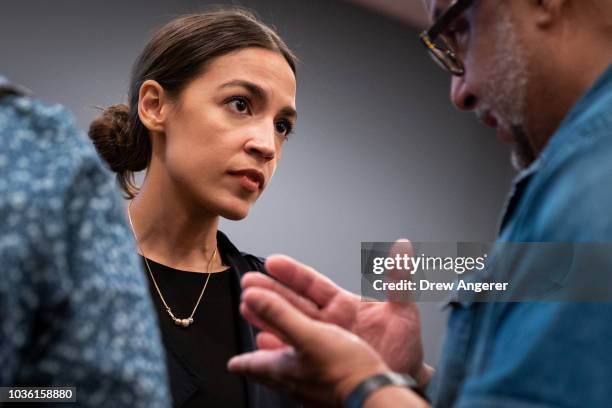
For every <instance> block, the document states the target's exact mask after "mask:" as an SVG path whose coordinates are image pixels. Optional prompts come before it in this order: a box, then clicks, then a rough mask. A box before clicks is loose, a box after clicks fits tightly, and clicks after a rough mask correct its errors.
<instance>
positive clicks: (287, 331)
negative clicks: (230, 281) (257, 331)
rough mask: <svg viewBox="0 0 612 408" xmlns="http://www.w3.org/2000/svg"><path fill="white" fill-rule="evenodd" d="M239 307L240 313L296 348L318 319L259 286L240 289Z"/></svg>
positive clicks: (313, 327) (310, 332)
mask: <svg viewBox="0 0 612 408" xmlns="http://www.w3.org/2000/svg"><path fill="white" fill-rule="evenodd" d="M240 310H241V312H243V315H244V317H245V318H246V319H247V320H249V321H250V322H251V323H253V324H255V325H256V326H259V327H260V328H262V329H264V330H267V331H270V332H272V333H274V334H275V335H277V337H280V338H282V339H283V340H286V342H287V343H288V344H289V345H292V346H295V347H297V348H298V349H300V348H302V346H304V345H306V344H307V341H308V339H309V338H310V337H311V334H312V333H316V329H317V326H318V323H317V322H315V321H313V320H312V319H310V318H309V317H307V316H306V315H305V314H303V313H301V312H300V311H299V310H297V309H296V308H295V307H293V306H292V305H291V304H290V303H289V302H287V301H286V300H285V299H283V298H282V297H281V296H279V295H278V294H276V293H274V292H271V291H269V290H266V289H261V288H248V289H246V290H245V291H244V292H242V304H241V305H240Z"/></svg>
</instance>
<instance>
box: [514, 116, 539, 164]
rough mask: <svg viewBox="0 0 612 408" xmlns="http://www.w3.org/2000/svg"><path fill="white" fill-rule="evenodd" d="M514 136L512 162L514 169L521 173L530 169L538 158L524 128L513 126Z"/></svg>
mask: <svg viewBox="0 0 612 408" xmlns="http://www.w3.org/2000/svg"><path fill="white" fill-rule="evenodd" d="M512 135H513V136H514V141H515V145H514V146H513V148H512V152H511V154H510V161H511V162H512V167H514V168H515V169H516V170H518V171H521V170H523V169H525V168H527V167H529V165H530V164H531V163H533V162H534V161H535V159H536V156H535V153H534V152H533V149H532V148H531V145H530V144H529V140H528V139H527V135H526V134H525V130H524V129H523V127H522V126H512Z"/></svg>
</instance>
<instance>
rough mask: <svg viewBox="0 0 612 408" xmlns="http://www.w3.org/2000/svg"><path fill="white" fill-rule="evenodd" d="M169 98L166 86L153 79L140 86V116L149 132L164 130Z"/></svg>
mask: <svg viewBox="0 0 612 408" xmlns="http://www.w3.org/2000/svg"><path fill="white" fill-rule="evenodd" d="M168 103H169V98H168V96H167V94H166V93H165V91H164V88H163V87H162V86H161V85H160V84H159V83H158V82H157V81H154V80H152V79H148V80H146V81H144V82H143V84H142V85H141V86H140V92H139V94H138V116H139V117H140V121H141V122H142V124H143V125H144V126H145V127H146V128H147V129H148V130H149V132H164V131H165V123H166V114H167V112H168V106H167V105H168Z"/></svg>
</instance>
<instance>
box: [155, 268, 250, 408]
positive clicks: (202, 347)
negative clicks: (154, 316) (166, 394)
mask: <svg viewBox="0 0 612 408" xmlns="http://www.w3.org/2000/svg"><path fill="white" fill-rule="evenodd" d="M149 266H150V267H151V271H152V273H153V276H154V277H155V280H156V281H157V284H158V286H159V288H160V290H161V292H162V295H163V296H164V298H165V299H166V302H167V303H168V306H170V308H171V309H172V312H173V313H174V315H175V316H176V317H178V318H188V317H189V315H190V314H191V311H192V310H193V307H194V306H195V303H196V301H197V299H198V296H199V295H200V293H201V291H202V287H203V285H204V282H205V281H206V277H207V274H206V273H197V272H186V271H179V270H176V269H173V268H170V267H167V266H165V265H161V264H158V263H156V262H154V261H151V260H149ZM231 273H232V271H231V270H230V269H227V270H225V271H223V272H218V273H213V274H211V276H210V279H209V282H208V286H207V287H206V291H205V292H204V296H203V297H202V301H201V302H200V305H199V306H198V309H197V310H196V312H195V314H194V316H193V323H192V324H191V325H190V326H189V327H179V326H177V325H175V324H174V322H173V321H172V319H171V318H170V316H169V315H168V313H167V312H166V310H165V309H164V306H163V303H162V301H161V299H160V298H159V295H158V293H157V291H156V290H155V287H154V286H153V284H152V282H151V280H150V279H149V287H150V289H151V295H152V296H153V299H154V302H155V304H156V310H157V312H158V317H159V324H160V329H161V332H162V340H163V343H164V346H165V348H166V354H167V359H168V368H169V370H170V373H169V374H170V375H169V377H170V389H171V391H172V397H173V401H175V406H180V407H210V408H217V407H218V408H221V407H223V408H226V407H236V408H241V407H247V403H246V384H245V382H244V380H243V378H242V377H239V376H237V375H234V374H231V373H229V372H228V371H227V369H226V364H227V361H228V360H229V359H230V358H231V357H232V356H234V355H236V354H239V352H240V346H239V343H240V340H239V334H238V325H237V320H238V316H237V314H238V304H239V298H238V296H237V294H235V293H234V291H233V290H232V287H231V279H230V278H231ZM173 359H174V360H177V361H170V360H173ZM176 363H179V364H180V365H183V366H184V368H186V369H187V370H189V371H190V372H191V374H192V375H194V376H195V377H197V389H196V390H195V392H192V393H187V392H185V390H184V388H183V384H181V383H180V382H178V381H177V380H178V378H180V376H176V375H174V373H173V371H172V370H177V369H180V368H181V367H179V366H178V365H179V364H176ZM187 394H190V395H187Z"/></svg>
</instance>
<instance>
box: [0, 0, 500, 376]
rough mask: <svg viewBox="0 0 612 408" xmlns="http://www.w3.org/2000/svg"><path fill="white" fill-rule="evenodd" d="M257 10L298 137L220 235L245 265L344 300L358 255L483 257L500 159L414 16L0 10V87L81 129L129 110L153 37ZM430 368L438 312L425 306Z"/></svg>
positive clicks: (92, 7)
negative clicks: (291, 79) (182, 24)
mask: <svg viewBox="0 0 612 408" xmlns="http://www.w3.org/2000/svg"><path fill="white" fill-rule="evenodd" d="M225 3H227V4H233V5H242V6H245V7H247V8H250V9H252V10H254V11H256V13H257V14H258V15H259V16H260V17H261V18H262V19H263V20H264V21H265V22H267V23H269V24H271V25H273V26H275V27H276V28H277V29H278V31H279V32H280V34H281V35H282V36H283V37H284V38H285V39H286V41H287V43H288V44H289V45H290V47H292V49H293V50H294V51H295V52H296V54H297V55H298V56H299V58H300V60H301V63H300V65H299V67H298V110H299V120H298V127H297V133H296V134H295V135H294V137H293V138H292V139H291V140H290V141H289V142H288V143H287V144H286V145H285V150H284V152H283V159H282V162H281V163H280V166H279V169H278V171H277V173H276V176H275V179H274V180H273V182H272V184H271V186H270V187H269V189H268V191H266V193H265V194H264V196H263V197H262V198H261V199H260V201H259V202H258V203H257V204H256V206H255V207H254V208H253V210H252V212H251V214H250V216H249V218H248V219H246V220H244V221H240V222H223V224H222V229H223V230H224V231H225V232H226V233H228V235H229V236H230V238H231V239H232V240H233V241H234V242H235V243H236V244H237V246H238V247H239V248H240V249H241V250H243V251H247V252H252V253H255V254H258V255H262V256H265V255H268V254H271V253H276V252H282V253H287V254H290V255H292V256H294V257H296V258H298V259H300V260H302V261H304V262H306V263H308V264H310V265H312V266H314V267H315V268H316V269H318V270H319V271H321V272H323V273H325V274H326V275H328V276H329V277H331V278H332V279H333V280H334V281H336V282H337V283H339V284H340V285H341V286H343V287H345V288H347V289H350V290H352V291H359V288H360V242H361V241H393V240H395V239H397V238H400V237H405V238H409V239H412V240H414V241H445V242H448V241H489V240H492V239H494V237H495V234H496V224H497V218H498V214H499V211H500V209H501V207H502V204H503V202H504V198H505V195H506V191H507V189H508V186H509V182H510V179H511V177H512V170H511V167H510V165H509V158H508V152H507V151H506V149H505V148H504V147H503V146H501V145H500V143H499V142H498V141H497V140H496V138H495V135H494V134H493V132H491V131H489V130H487V129H485V128H483V127H482V126H481V125H479V124H478V123H477V122H476V120H475V118H474V115H467V114H464V113H461V112H458V111H456V110H455V109H454V108H453V107H452V106H451V104H450V103H449V98H448V94H449V90H448V88H449V80H450V79H449V76H448V75H447V74H446V73H445V72H443V71H442V70H440V69H439V68H438V67H437V66H436V65H435V64H434V63H433V62H432V61H431V60H430V59H429V57H428V56H427V55H426V53H425V52H424V49H423V48H422V46H421V45H420V44H419V42H418V32H419V29H420V28H421V27H423V26H424V25H425V24H427V19H426V16H425V13H424V11H423V5H422V3H421V2H420V0H404V1H401V0H353V1H330V0H301V1H294V0H253V1H241V2H237V1H231V2H223V1H217V2H214V3H213V2H207V1H195V0H173V1H162V0H146V1H145V0H130V1H125V0H121V1H119V0H106V1H89V0H54V1H52V2H51V1H43V0H38V1H36V0H3V1H2V4H1V5H0V73H1V74H3V75H5V76H7V77H9V78H10V79H12V80H13V81H16V82H19V83H22V84H23V85H26V86H27V87H28V88H30V89H31V90H32V91H34V92H35V94H37V95H38V96H40V97H41V98H43V99H46V100H50V101H58V102H61V103H63V104H65V105H67V106H68V107H70V108H71V109H72V110H73V111H74V112H75V114H76V116H77V120H78V122H79V124H80V126H81V127H82V128H83V129H86V128H87V127H88V125H89V122H90V121H91V119H92V118H93V117H94V116H95V115H96V111H95V109H94V107H95V106H106V105H110V104H114V103H118V102H123V101H124V100H125V99H126V92H127V86H128V78H129V74H130V69H131V65H132V63H133V61H134V59H135V58H136V56H137V54H138V53H139V52H140V51H141V49H142V47H143V46H144V44H145V42H146V41H147V39H148V38H149V36H150V35H151V33H152V32H153V31H154V30H155V29H156V28H158V27H160V26H161V25H163V24H164V23H165V22H166V21H168V20H170V19H171V18H172V17H175V16H177V15H180V14H184V13H188V12H197V11H202V10H205V9H206V7H207V6H209V5H210V4H225ZM420 307H421V310H422V313H423V336H424V344H425V352H426V358H427V361H428V362H430V363H433V364H435V361H436V359H437V357H438V355H439V352H440V345H441V343H442V340H443V334H444V326H445V322H446V313H445V311H442V310H440V307H439V305H438V304H435V303H423V304H421V305H420Z"/></svg>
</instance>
